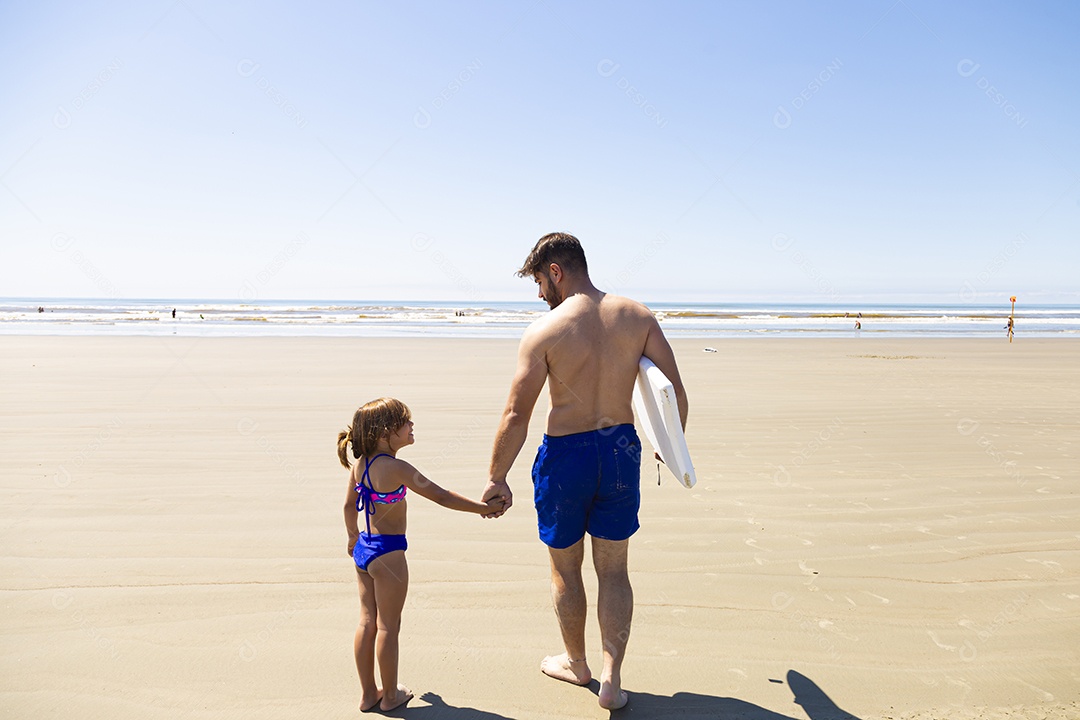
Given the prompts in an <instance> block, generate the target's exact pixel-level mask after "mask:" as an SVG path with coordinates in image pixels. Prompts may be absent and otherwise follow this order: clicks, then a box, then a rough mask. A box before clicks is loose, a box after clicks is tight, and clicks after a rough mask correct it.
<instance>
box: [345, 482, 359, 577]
mask: <svg viewBox="0 0 1080 720" xmlns="http://www.w3.org/2000/svg"><path fill="white" fill-rule="evenodd" d="M356 501H357V493H356V485H355V484H354V483H353V478H352V473H351V472H350V473H349V490H348V492H346V493H345V532H347V533H348V534H349V557H352V551H353V548H354V547H355V546H356V541H357V540H359V539H360V530H359V526H358V525H357V524H356V520H357V518H358V517H359V513H358V512H357V511H356Z"/></svg>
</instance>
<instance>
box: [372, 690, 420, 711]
mask: <svg viewBox="0 0 1080 720" xmlns="http://www.w3.org/2000/svg"><path fill="white" fill-rule="evenodd" d="M412 698H413V694H412V690H410V689H409V688H407V687H405V686H404V685H398V686H397V692H396V693H394V694H393V695H391V694H390V693H388V692H383V697H382V702H380V703H379V709H380V710H382V711H383V712H386V711H387V710H393V709H394V708H399V707H401V706H402V705H404V704H405V703H407V702H409V701H410V700H412Z"/></svg>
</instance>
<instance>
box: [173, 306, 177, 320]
mask: <svg viewBox="0 0 1080 720" xmlns="http://www.w3.org/2000/svg"><path fill="white" fill-rule="evenodd" d="M172 319H173V320H175V319H176V308H173V309H172Z"/></svg>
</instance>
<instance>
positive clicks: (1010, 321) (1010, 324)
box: [1005, 318, 1013, 342]
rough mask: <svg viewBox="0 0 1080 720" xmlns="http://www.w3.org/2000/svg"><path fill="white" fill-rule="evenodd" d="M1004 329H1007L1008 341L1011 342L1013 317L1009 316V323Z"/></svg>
mask: <svg viewBox="0 0 1080 720" xmlns="http://www.w3.org/2000/svg"><path fill="white" fill-rule="evenodd" d="M1005 329H1006V330H1007V331H1008V333H1007V334H1008V336H1009V341H1010V342H1011V341H1012V338H1013V319H1012V318H1009V324H1008V325H1006V326H1005Z"/></svg>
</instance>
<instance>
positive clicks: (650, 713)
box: [371, 670, 859, 720]
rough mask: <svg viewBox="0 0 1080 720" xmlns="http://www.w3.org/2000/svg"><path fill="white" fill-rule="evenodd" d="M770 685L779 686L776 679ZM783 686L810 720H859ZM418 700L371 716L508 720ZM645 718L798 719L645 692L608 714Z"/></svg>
mask: <svg viewBox="0 0 1080 720" xmlns="http://www.w3.org/2000/svg"><path fill="white" fill-rule="evenodd" d="M771 682H776V683H782V681H780V680H772V681H771ZM787 685H788V688H790V689H791V693H792V695H793V696H794V697H793V698H792V702H793V703H795V704H796V705H801V706H802V709H803V712H805V713H806V715H807V716H808V717H809V718H810V720H859V718H857V717H856V716H854V715H852V714H851V713H849V712H846V711H844V710H841V709H840V708H839V707H838V706H837V705H836V703H834V702H833V701H832V699H831V698H829V696H828V695H826V694H825V692H824V691H823V690H822V689H821V688H819V687H818V686H817V685H816V684H815V683H814V681H813V680H811V679H810V678H808V677H806V676H805V675H803V674H801V673H798V672H795V671H794V670H789V671H788V674H787ZM588 687H589V689H590V690H591V691H592V692H593V694H596V693H597V692H598V691H599V689H600V684H599V683H598V682H596V681H595V680H594V681H593V682H591V683H589V686H588ZM420 699H421V700H423V701H424V702H426V703H429V704H430V705H429V706H427V707H415V706H413V707H408V706H406V707H404V708H398V709H397V710H392V711H390V712H388V713H371V716H373V717H378V716H379V715H380V714H381V715H383V716H385V717H399V718H408V719H409V720H413V718H416V719H417V720H512V719H511V718H508V717H507V716H505V715H499V714H498V713H493V712H487V711H486V710H478V709H477V708H471V707H454V706H452V705H447V704H446V703H445V702H443V699H442V698H441V697H440V696H438V695H436V694H435V693H430V692H429V693H424V694H423V695H421V696H420ZM632 717H637V718H649V719H650V720H652V719H653V718H656V719H657V720H664V719H665V718H671V719H672V720H706V719H707V720H718V719H720V718H722V719H723V720H802V719H801V717H792V716H790V715H783V714H781V713H777V712H773V711H772V710H766V709H765V708H763V707H761V706H760V705H755V704H753V703H749V702H746V701H745V700H738V699H736V698H729V697H715V696H713V695H698V694H695V693H688V692H679V693H675V694H674V695H671V696H665V695H650V694H649V693H641V692H632V691H631V693H630V704H629V705H627V706H626V707H625V708H623V709H622V710H615V711H612V713H611V718H612V719H613V720H621V719H622V718H632Z"/></svg>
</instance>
